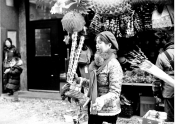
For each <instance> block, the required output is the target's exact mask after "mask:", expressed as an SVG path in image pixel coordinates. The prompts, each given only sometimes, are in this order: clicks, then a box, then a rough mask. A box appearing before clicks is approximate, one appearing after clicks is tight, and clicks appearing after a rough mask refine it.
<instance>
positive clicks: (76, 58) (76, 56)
mask: <svg viewBox="0 0 180 124" xmlns="http://www.w3.org/2000/svg"><path fill="white" fill-rule="evenodd" d="M84 40H85V37H84V36H81V38H80V42H79V46H78V48H77V50H76V52H75V58H74V63H73V67H72V73H71V77H70V78H71V80H70V81H72V80H73V78H74V74H75V73H76V69H77V65H78V61H79V56H80V53H81V50H82V47H83V44H84Z"/></svg>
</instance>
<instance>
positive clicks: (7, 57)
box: [3, 38, 21, 92]
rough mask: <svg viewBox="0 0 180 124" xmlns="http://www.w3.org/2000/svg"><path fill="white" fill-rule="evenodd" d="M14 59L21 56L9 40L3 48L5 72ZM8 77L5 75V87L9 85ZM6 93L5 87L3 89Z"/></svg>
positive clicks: (8, 39)
mask: <svg viewBox="0 0 180 124" xmlns="http://www.w3.org/2000/svg"><path fill="white" fill-rule="evenodd" d="M13 57H18V58H21V55H20V53H19V51H18V50H17V48H16V47H15V46H14V45H13V44H12V40H11V39H10V38H7V39H6V40H5V42H4V48H3V72H4V71H5V70H6V69H7V68H9V67H10V66H9V62H10V61H11V60H12V58H13ZM7 80H8V77H7V75H6V74H4V75H3V83H4V86H5V85H6V84H7ZM3 88H4V89H3V90H4V92H6V90H5V87H3Z"/></svg>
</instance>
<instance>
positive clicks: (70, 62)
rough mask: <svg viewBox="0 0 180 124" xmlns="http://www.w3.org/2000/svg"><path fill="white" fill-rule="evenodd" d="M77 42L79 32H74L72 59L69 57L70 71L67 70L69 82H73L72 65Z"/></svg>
mask: <svg viewBox="0 0 180 124" xmlns="http://www.w3.org/2000/svg"><path fill="white" fill-rule="evenodd" d="M76 44H77V32H74V33H73V34H72V46H71V53H70V59H69V66H68V72H67V82H68V83H71V78H70V77H71V73H72V67H73V62H74V53H75V49H76Z"/></svg>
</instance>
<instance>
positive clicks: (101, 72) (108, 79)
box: [83, 31, 123, 124]
mask: <svg viewBox="0 0 180 124" xmlns="http://www.w3.org/2000/svg"><path fill="white" fill-rule="evenodd" d="M95 40H96V53H95V55H94V61H92V62H91V64H90V65H89V73H90V80H87V79H84V82H83V84H85V85H86V86H87V84H89V92H88V96H89V97H90V98H91V100H90V102H89V118H88V119H89V120H88V124H103V122H108V123H111V124H116V121H117V117H118V114H119V113H120V112H121V107H120V93H121V85H122V78H123V71H122V68H121V66H120V64H119V62H118V60H117V59H116V58H117V55H116V54H117V50H118V49H119V47H118V43H117V41H116V38H115V36H114V35H113V34H112V33H111V32H109V31H104V32H101V33H100V34H98V35H97V36H96V38H95Z"/></svg>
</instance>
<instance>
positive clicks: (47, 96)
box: [1, 91, 61, 100]
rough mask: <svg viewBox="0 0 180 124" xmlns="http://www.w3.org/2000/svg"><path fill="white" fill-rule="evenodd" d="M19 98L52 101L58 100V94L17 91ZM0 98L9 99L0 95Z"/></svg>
mask: <svg viewBox="0 0 180 124" xmlns="http://www.w3.org/2000/svg"><path fill="white" fill-rule="evenodd" d="M18 95H19V98H38V99H52V100H60V99H61V97H60V93H59V92H58V91H57V92H45V91H19V92H18ZM1 97H9V96H7V94H1Z"/></svg>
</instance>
